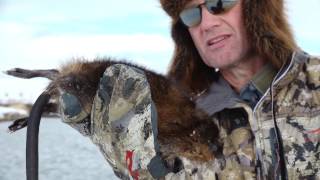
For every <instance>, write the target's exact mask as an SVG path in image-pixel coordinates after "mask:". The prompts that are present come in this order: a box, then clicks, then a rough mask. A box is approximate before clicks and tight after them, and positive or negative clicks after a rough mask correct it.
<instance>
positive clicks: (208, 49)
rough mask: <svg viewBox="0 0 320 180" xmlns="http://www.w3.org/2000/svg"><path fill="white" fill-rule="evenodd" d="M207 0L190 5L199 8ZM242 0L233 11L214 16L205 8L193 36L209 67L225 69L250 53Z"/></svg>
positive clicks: (191, 29)
mask: <svg viewBox="0 0 320 180" xmlns="http://www.w3.org/2000/svg"><path fill="white" fill-rule="evenodd" d="M203 2H204V0H193V1H191V2H190V4H188V5H187V6H190V5H198V4H201V3H203ZM241 4H242V3H241V0H239V1H238V2H237V4H236V5H235V6H234V7H232V9H230V10H229V11H226V12H223V13H222V14H218V15H213V14H211V13H210V12H208V10H207V9H206V8H205V6H202V20H201V23H200V24H199V25H197V26H194V27H190V28H189V32H190V34H191V37H192V39H193V41H194V44H195V46H196V47H197V49H198V52H199V54H200V56H201V57H202V59H203V61H204V63H205V64H207V65H208V66H210V67H214V68H219V69H225V68H229V67H232V66H235V65H237V64H238V63H240V61H241V60H242V59H244V58H245V57H246V56H247V55H248V53H249V49H250V47H249V44H248V39H247V35H246V31H245V28H244V23H243V16H242V5H241Z"/></svg>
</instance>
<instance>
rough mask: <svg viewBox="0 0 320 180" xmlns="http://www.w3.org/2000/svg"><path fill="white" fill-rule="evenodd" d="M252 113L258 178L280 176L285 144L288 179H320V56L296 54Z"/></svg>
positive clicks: (250, 120)
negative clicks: (278, 138) (279, 150)
mask: <svg viewBox="0 0 320 180" xmlns="http://www.w3.org/2000/svg"><path fill="white" fill-rule="evenodd" d="M247 109H248V108H247ZM248 111H250V109H249V110H248ZM248 114H252V118H249V122H250V125H251V128H252V131H253V133H254V137H255V152H256V155H257V159H256V162H257V164H256V165H258V166H259V167H258V168H257V169H258V177H260V178H261V179H278V178H279V176H280V174H281V173H280V172H279V169H278V168H279V161H280V156H281V155H280V154H278V151H277V147H278V146H281V145H282V152H283V154H282V155H283V156H284V163H285V167H284V169H282V170H286V171H287V176H288V179H320V171H319V169H320V144H319V140H320V59H319V58H316V57H311V56H309V55H307V54H304V53H302V52H296V53H294V54H293V57H292V60H291V62H290V64H289V65H288V66H287V67H286V68H284V69H283V70H282V72H281V71H280V73H279V75H277V76H276V77H275V79H274V81H273V83H272V86H271V90H270V89H269V90H268V91H267V92H266V93H265V95H264V96H263V98H262V99H261V100H260V101H259V102H258V104H257V105H256V107H255V108H254V110H253V112H248ZM274 119H275V120H274ZM275 124H277V126H278V128H279V131H277V130H276V127H275ZM277 136H279V137H281V138H280V139H282V142H278V141H277Z"/></svg>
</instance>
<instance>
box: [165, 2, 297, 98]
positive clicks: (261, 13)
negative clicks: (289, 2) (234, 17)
mask: <svg viewBox="0 0 320 180" xmlns="http://www.w3.org/2000/svg"><path fill="white" fill-rule="evenodd" d="M190 1H191V0H160V3H161V5H162V8H163V9H164V10H165V11H166V13H167V14H168V15H169V16H170V17H171V18H172V24H171V35H172V38H173V40H174V43H175V51H174V56H173V59H172V63H171V67H170V69H169V72H168V76H170V77H172V78H173V79H174V80H175V81H177V83H179V84H180V85H182V87H184V88H186V89H187V90H190V92H191V93H199V92H201V91H202V90H203V89H205V88H207V87H208V85H209V84H211V83H212V82H213V81H214V80H215V79H216V78H217V76H218V75H217V72H215V71H214V69H213V68H209V67H207V66H206V65H205V64H204V63H203V62H202V60H201V58H200V55H199V54H198V52H197V50H196V48H195V46H194V44H193V41H192V39H191V36H190V34H189V32H188V29H187V27H185V26H184V25H183V24H182V22H181V20H180V19H179V13H180V12H181V10H183V8H184V7H185V5H186V4H187V3H188V2H190ZM239 1H240V2H241V3H242V8H243V9H242V13H243V17H244V26H245V28H246V32H247V35H248V38H249V43H250V44H251V45H252V48H253V50H254V51H255V52H256V53H258V54H260V55H261V56H263V57H264V58H266V59H267V60H269V61H271V62H272V64H273V66H274V67H276V68H277V69H280V68H281V66H283V65H284V64H285V63H286V62H287V61H288V59H290V57H291V54H292V52H293V51H295V50H296V49H297V46H296V43H295V41H294V38H293V35H292V32H291V29H290V27H289V24H288V22H287V18H286V15H285V12H284V0H239Z"/></svg>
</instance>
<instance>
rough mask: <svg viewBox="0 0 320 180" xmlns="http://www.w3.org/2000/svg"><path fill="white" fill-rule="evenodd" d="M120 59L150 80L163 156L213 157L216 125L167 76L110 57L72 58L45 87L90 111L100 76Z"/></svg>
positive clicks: (216, 142) (207, 158) (55, 96)
mask: <svg viewBox="0 0 320 180" xmlns="http://www.w3.org/2000/svg"><path fill="white" fill-rule="evenodd" d="M115 63H121V64H126V65H129V66H133V67H136V68H139V69H141V70H143V71H144V72H145V74H146V77H147V80H148V82H149V84H150V90H151V96H152V100H153V101H154V103H155V105H156V109H157V114H158V140H159V144H160V150H161V151H162V154H163V157H164V158H166V159H167V160H168V159H173V158H175V157H176V156H183V157H186V158H188V159H190V160H196V161H209V160H211V159H213V158H214V152H213V151H212V150H210V146H211V145H212V144H215V145H217V146H218V141H217V139H218V129H217V127H216V125H215V124H214V123H213V121H212V120H211V119H210V118H209V117H208V116H207V115H206V114H204V113H203V112H202V111H200V110H198V109H196V108H195V104H194V103H193V102H192V101H191V100H190V99H189V97H187V96H186V94H184V93H183V92H182V91H181V89H179V88H178V87H177V86H176V85H174V84H173V83H172V82H171V81H170V80H169V79H167V78H166V77H164V76H162V75H159V74H156V73H154V72H152V71H149V70H146V69H145V68H142V67H139V66H136V65H132V64H129V63H125V62H118V61H112V60H111V59H104V60H96V61H93V62H85V61H75V62H73V63H70V64H67V65H65V66H63V67H62V68H61V70H60V71H59V72H60V73H59V75H58V76H57V78H56V79H54V80H53V81H52V82H51V83H50V85H49V87H48V89H49V92H50V94H51V95H53V97H54V98H53V99H55V100H56V101H57V98H58V97H59V96H60V94H59V89H64V91H66V92H68V93H71V94H73V95H75V96H77V97H78V98H79V100H80V102H81V104H82V107H85V111H86V112H87V114H90V111H91V106H92V103H93V98H94V96H95V94H96V90H97V88H98V84H99V81H100V77H102V75H103V73H104V71H105V69H106V68H107V67H109V66H111V65H112V64H115Z"/></svg>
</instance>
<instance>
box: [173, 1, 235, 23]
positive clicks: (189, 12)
mask: <svg viewBox="0 0 320 180" xmlns="http://www.w3.org/2000/svg"><path fill="white" fill-rule="evenodd" d="M237 2H238V0H206V1H205V2H204V3H202V4H199V5H197V6H193V7H188V8H186V9H184V10H182V11H181V13H180V15H179V16H180V19H181V21H182V23H183V24H184V25H186V26H187V27H194V26H197V25H198V24H200V22H201V18H202V8H201V6H202V5H205V7H206V8H207V10H208V11H209V12H210V13H211V14H215V15H217V14H221V13H223V12H226V11H228V10H230V9H231V8H232V7H234V6H235V5H236V4H237Z"/></svg>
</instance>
